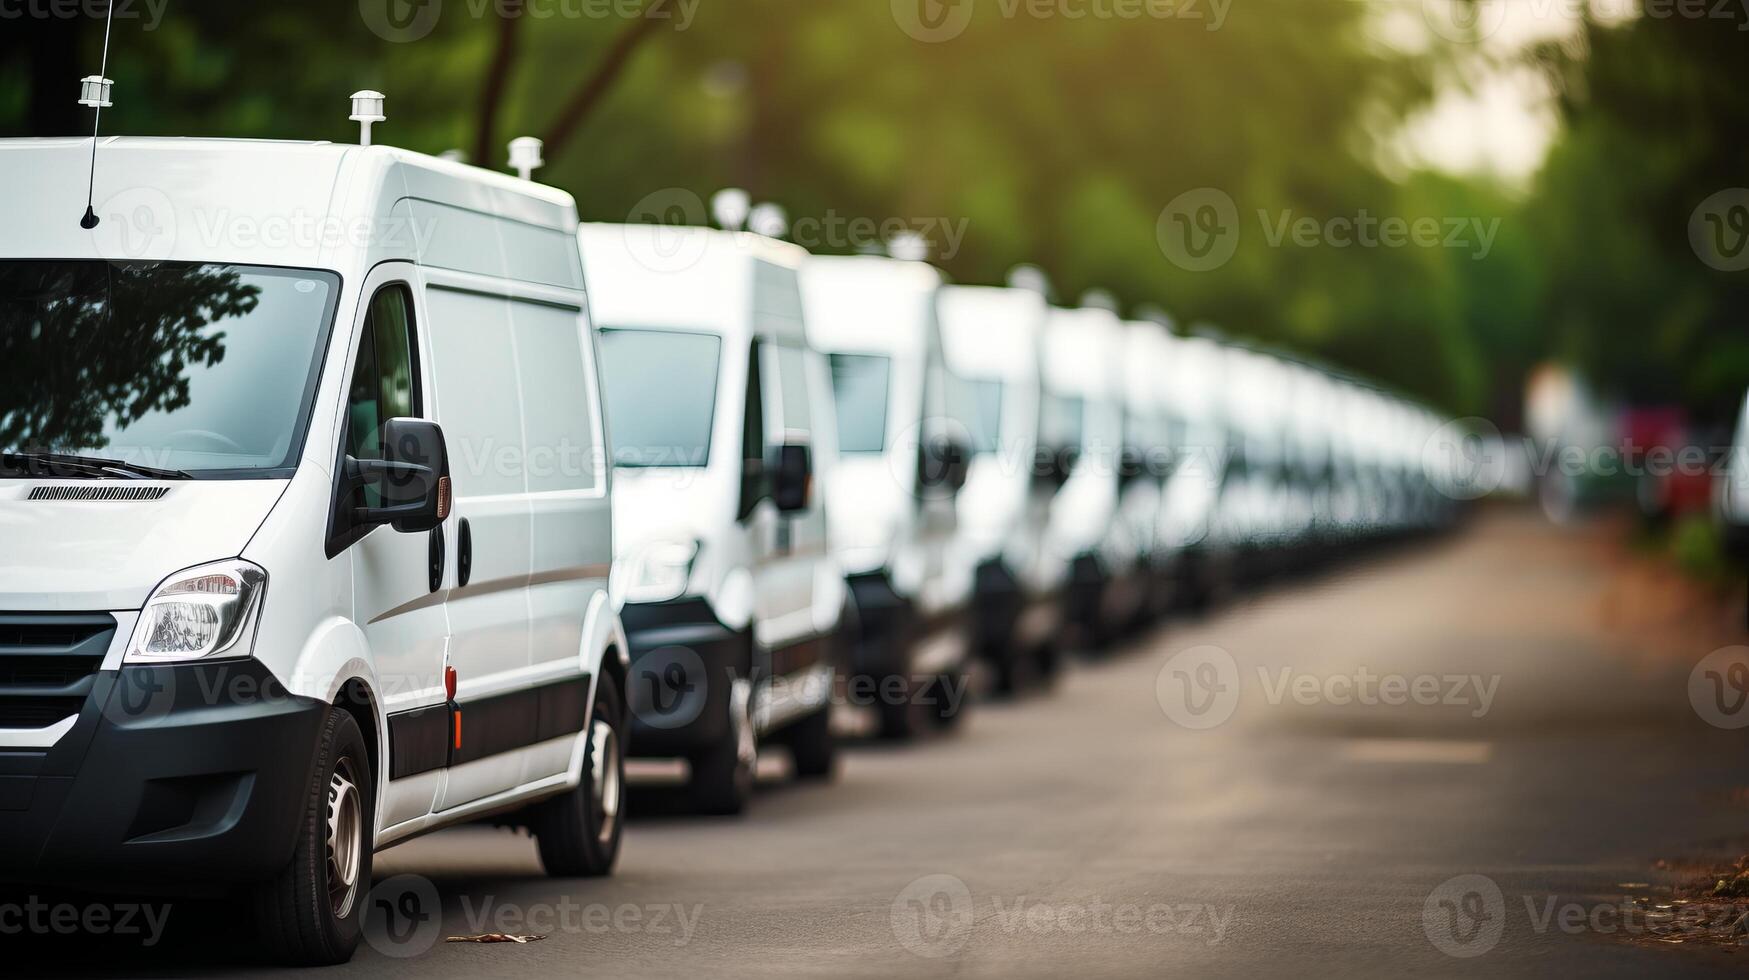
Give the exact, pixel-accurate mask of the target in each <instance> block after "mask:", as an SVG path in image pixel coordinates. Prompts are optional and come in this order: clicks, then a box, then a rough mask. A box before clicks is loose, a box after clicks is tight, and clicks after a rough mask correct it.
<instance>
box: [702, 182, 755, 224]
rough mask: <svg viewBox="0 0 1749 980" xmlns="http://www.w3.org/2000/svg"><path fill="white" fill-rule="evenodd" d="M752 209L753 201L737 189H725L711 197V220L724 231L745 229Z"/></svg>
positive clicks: (744, 192) (745, 193)
mask: <svg viewBox="0 0 1749 980" xmlns="http://www.w3.org/2000/svg"><path fill="white" fill-rule="evenodd" d="M752 207H753V199H752V198H751V197H749V196H748V194H747V192H746V191H744V190H742V189H741V188H739V187H725V188H723V189H722V190H720V191H717V192H716V193H715V194H712V195H711V218H712V220H714V221H716V223H717V227H718V228H722V229H724V230H725V231H740V230H741V229H742V228H745V227H746V226H747V215H748V212H749V211H751V210H752Z"/></svg>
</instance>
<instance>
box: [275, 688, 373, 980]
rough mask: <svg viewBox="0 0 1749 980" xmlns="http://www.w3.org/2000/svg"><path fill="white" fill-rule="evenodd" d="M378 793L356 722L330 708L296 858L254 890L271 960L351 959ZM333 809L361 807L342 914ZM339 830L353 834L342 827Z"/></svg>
mask: <svg viewBox="0 0 1749 980" xmlns="http://www.w3.org/2000/svg"><path fill="white" fill-rule="evenodd" d="M343 784H351V786H352V792H355V793H356V797H355V798H354V799H353V800H352V801H351V802H350V803H348V802H347V800H346V799H345V797H346V794H347V792H348V790H347V789H346V788H345V786H344V785H343ZM375 792H376V777H375V775H374V774H373V773H372V772H371V768H370V753H369V751H368V749H367V748H366V747H365V742H364V735H363V734H362V733H361V732H360V731H359V730H358V722H356V721H354V720H353V718H352V716H351V715H350V714H348V713H347V712H345V711H341V710H340V709H338V708H329V709H328V716H327V717H326V718H325V719H323V722H322V730H321V734H320V736H319V738H318V742H317V745H316V759H315V764H314V765H313V766H312V767H311V773H310V785H309V787H308V790H307V791H306V793H305V798H304V814H303V818H302V819H301V820H300V821H299V826H298V839H297V844H296V846H295V847H294V849H293V851H292V859H291V863H289V864H288V865H286V867H285V868H284V869H283V870H281V871H280V872H279V874H278V875H276V876H275V877H274V878H273V879H271V880H269V881H266V882H263V883H261V884H260V885H259V886H257V889H256V892H255V895H254V899H255V924H256V931H257V934H258V935H259V937H260V939H261V943H262V945H263V946H264V947H266V949H267V951H268V953H269V955H271V956H272V957H273V958H274V959H276V960H278V961H280V962H282V963H285V964H287V965H295V966H330V965H333V964H337V963H345V962H346V961H347V960H350V959H351V958H352V953H353V951H354V950H356V949H357V948H358V941H359V938H360V935H361V930H362V923H363V919H364V906H365V895H366V893H367V892H369V891H370V883H371V878H370V869H371V851H372V846H373V844H374V842H375V840H376V831H375V818H376V796H375ZM330 806H339V807H341V812H345V811H346V808H347V807H349V806H356V808H357V812H356V814H355V815H354V816H355V817H356V820H357V825H356V826H357V834H356V840H354V841H353V845H354V846H355V847H356V862H357V863H356V870H355V871H354V875H353V883H352V887H351V890H350V892H349V893H348V894H349V897H348V898H340V899H338V900H339V901H341V903H342V904H343V905H344V911H341V912H337V911H336V909H335V901H336V897H335V893H336V891H339V890H341V888H342V886H338V885H337V884H336V886H335V888H334V889H331V888H330V884H331V880H330V879H331V877H333V876H332V875H331V871H330V861H329V849H330V846H331V843H330V840H329V809H330ZM342 823H344V821H342ZM341 832H342V833H345V834H346V837H348V838H351V837H352V834H351V833H349V832H347V831H346V830H345V829H342V831H341ZM342 860H345V858H344V856H343V857H342ZM347 863H348V864H350V863H351V862H350V861H348V862H347Z"/></svg>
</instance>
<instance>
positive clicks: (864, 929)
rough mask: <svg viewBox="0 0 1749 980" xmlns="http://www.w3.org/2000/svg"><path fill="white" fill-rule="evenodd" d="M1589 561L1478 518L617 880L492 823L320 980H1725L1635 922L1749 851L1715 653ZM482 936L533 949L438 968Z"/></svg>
mask: <svg viewBox="0 0 1749 980" xmlns="http://www.w3.org/2000/svg"><path fill="white" fill-rule="evenodd" d="M1599 534H1600V532H1573V531H1558V530H1555V529H1552V528H1549V527H1547V526H1545V525H1543V524H1542V523H1541V522H1540V521H1539V519H1537V518H1535V517H1532V516H1530V515H1529V514H1521V513H1517V512H1511V511H1490V512H1488V513H1486V514H1485V515H1484V516H1483V517H1481V518H1480V519H1479V520H1477V521H1476V522H1474V523H1473V524H1472V525H1471V526H1470V527H1469V528H1467V529H1466V530H1465V531H1463V532H1460V533H1458V534H1455V535H1453V536H1451V537H1448V538H1445V539H1441V540H1438V541H1434V542H1428V543H1422V544H1419V545H1416V546H1414V547H1412V548H1408V549H1404V550H1401V551H1398V552H1395V553H1393V554H1391V555H1389V556H1386V557H1382V558H1379V559H1377V560H1374V561H1371V562H1368V563H1367V564H1365V565H1362V566H1359V567H1356V568H1353V569H1350V570H1347V571H1344V572H1341V573H1337V574H1329V575H1325V576H1322V577H1320V578H1318V579H1316V580H1313V581H1306V582H1301V583H1297V584H1293V585H1288V586H1282V587H1279V588H1277V589H1274V590H1272V591H1270V592H1268V593H1266V594H1263V595H1260V596H1257V597H1254V598H1252V599H1250V600H1247V601H1244V602H1242V603H1240V604H1237V605H1234V606H1232V607H1230V608H1227V609H1224V610H1222V611H1220V612H1218V613H1215V614H1213V615H1211V616H1209V617H1207V618H1205V619H1202V620H1200V621H1194V622H1179V623H1174V624H1171V625H1168V626H1166V627H1163V628H1161V629H1159V630H1157V631H1155V632H1154V633H1152V634H1150V635H1148V636H1146V637H1143V638H1140V639H1138V640H1137V641H1136V642H1134V643H1133V644H1131V645H1130V646H1129V647H1127V648H1126V649H1124V650H1122V651H1119V652H1117V653H1116V654H1114V655H1112V656H1110V657H1109V658H1106V659H1103V660H1100V661H1095V662H1089V663H1082V664H1078V665H1076V667H1075V669H1073V670H1071V671H1069V672H1068V673H1067V674H1066V675H1065V676H1064V677H1063V678H1062V679H1061V680H1060V681H1059V682H1058V685H1057V688H1056V690H1055V691H1054V692H1053V693H1052V694H1051V695H1050V696H1048V697H1034V698H1028V699H1024V700H1021V701H1019V702H1017V703H1011V704H996V705H989V704H985V705H979V706H978V710H977V711H976V712H975V714H974V715H973V716H972V717H971V718H970V719H969V721H968V723H967V724H966V725H965V726H964V727H963V728H962V729H961V730H960V731H958V732H956V733H953V734H952V735H949V736H947V737H943V738H939V739H936V740H933V741H931V742H928V743H926V744H922V745H917V746H912V747H909V748H903V749H891V748H881V747H864V748H861V749H859V750H858V751H855V752H853V753H851V754H850V755H849V756H848V758H847V760H846V764H845V766H844V768H843V771H842V773H841V776H840V778H839V780H838V782H837V784H835V785H830V786H817V785H808V786H796V785H793V784H789V783H787V782H785V781H783V780H781V779H777V780H773V781H772V782H771V784H770V785H769V786H767V787H766V788H765V791H764V792H762V793H761V794H760V795H759V797H758V799H757V801H756V803H755V805H754V806H753V807H752V809H751V812H749V813H748V814H747V815H746V816H745V817H744V818H742V819H728V820H725V819H708V818H700V817H693V816H689V815H685V814H682V813H679V812H676V807H674V806H673V805H672V796H671V794H670V793H669V792H668V791H666V790H664V789H662V788H660V787H655V788H644V789H642V790H641V791H640V792H639V793H638V794H637V795H635V796H634V797H633V800H632V803H633V805H634V807H636V808H637V810H638V811H640V812H639V813H637V814H636V815H635V816H634V818H633V820H632V821H631V823H630V825H629V826H628V828H627V836H626V839H625V845H624V851H623V853H622V855H621V859H620V865H619V871H618V874H617V875H616V876H615V877H613V878H611V879H606V880H587V881H584V880H569V881H554V880H549V879H547V878H545V877H543V876H542V875H541V874H540V870H539V865H538V863H537V861H536V857H535V851H534V848H533V846H532V845H531V844H530V842H529V841H528V840H526V839H525V838H519V837H516V836H514V835H512V834H510V833H509V832H506V831H496V830H490V829H484V828H464V829H458V830H454V831H449V832H444V833H441V834H437V835H433V836H431V837H427V838H424V839H422V840H419V841H415V842H413V843H410V844H407V845H405V846H403V847H400V848H396V849H393V850H391V851H388V852H385V853H384V854H382V855H379V857H378V861H377V878H378V881H379V892H378V894H379V896H392V897H395V899H396V901H401V902H406V901H412V899H403V898H400V897H399V896H400V894H401V891H400V890H401V888H402V886H405V885H408V884H409V883H412V886H414V887H415V890H417V889H423V888H427V887H428V888H429V889H431V892H430V893H431V894H435V895H437V896H439V899H438V901H440V902H441V906H442V913H441V921H439V920H438V919H436V918H435V917H434V918H432V919H431V920H430V921H429V922H427V923H425V924H423V925H422V926H420V927H419V928H409V927H408V923H406V922H402V923H393V922H391V923H390V925H391V926H394V927H395V928H393V929H389V928H384V929H373V933H372V939H373V941H372V943H371V945H369V946H367V947H365V948H363V949H362V950H361V951H360V953H359V955H358V956H357V958H356V959H355V960H354V962H353V963H352V964H351V965H349V966H347V967H342V968H338V969H334V970H331V971H325V973H324V975H325V976H331V977H336V978H340V977H348V976H360V977H363V976H373V977H374V976H399V977H421V978H425V977H434V976H464V975H465V976H477V975H518V976H525V977H545V976H573V977H590V976H600V977H615V978H626V977H645V976H648V977H668V976H709V977H712V978H723V977H740V976H746V977H762V978H769V977H772V976H790V977H822V976H831V977H835V978H839V980H849V978H856V977H869V978H889V977H908V976H955V977H992V978H1007V977H1031V976H1038V977H1061V976H1075V977H1077V978H1093V977H1128V976H1167V975H1173V976H1195V977H1235V978H1238V977H1246V978H1249V977H1255V976H1259V975H1267V974H1269V973H1271V972H1279V971H1281V970H1282V969H1283V968H1290V969H1291V970H1292V971H1293V972H1294V973H1295V974H1296V975H1300V976H1379V977H1400V976H1405V975H1411V974H1414V975H1434V976H1470V975H1487V976H1492V977H1500V976H1527V977H1528V976H1560V975H1564V976H1587V977H1610V976H1638V975H1645V974H1647V973H1649V972H1657V973H1660V974H1669V975H1684V974H1686V975H1694V976H1715V975H1716V976H1724V975H1727V974H1729V973H1732V972H1735V971H1740V970H1741V969H1742V967H1743V966H1744V964H1745V963H1749V946H1744V947H1741V948H1739V947H1735V946H1717V945H1710V944H1708V945H1705V948H1701V946H1702V945H1703V944H1698V943H1688V944H1683V945H1680V946H1677V945H1671V944H1663V943H1657V942H1654V941H1649V940H1647V939H1646V938H1645V937H1643V936H1639V937H1636V936H1634V935H1632V934H1631V933H1628V932H1626V930H1631V929H1633V928H1634V923H1635V919H1634V915H1633V913H1629V914H1628V915H1626V916H1624V915H1622V914H1621V908H1622V904H1623V902H1624V900H1625V898H1626V897H1629V896H1631V895H1633V894H1646V893H1648V891H1649V890H1652V891H1655V889H1656V888H1657V887H1658V886H1659V885H1660V884H1663V883H1668V882H1671V881H1675V880H1677V878H1678V877H1680V875H1679V874H1677V873H1676V872H1673V871H1670V870H1662V869H1661V868H1660V866H1659V862H1660V861H1672V862H1680V861H1700V862H1702V863H1705V862H1707V861H1711V860H1718V859H1728V858H1732V857H1735V856H1736V855H1738V854H1741V853H1743V852H1744V851H1749V806H1746V805H1745V801H1746V800H1749V790H1745V789H1743V787H1744V786H1745V785H1749V775H1746V773H1745V771H1744V762H1745V753H1744V737H1743V734H1742V733H1741V732H1733V731H1728V730H1725V729H1722V728H1719V727H1715V726H1713V725H1709V724H1707V723H1705V722H1704V721H1702V720H1701V718H1700V716H1699V714H1698V713H1697V711H1696V709H1695V708H1694V706H1693V705H1692V704H1691V702H1690V699H1689V697H1688V694H1687V691H1688V688H1687V684H1688V680H1689V676H1690V671H1691V670H1692V669H1693V668H1694V666H1695V664H1696V662H1698V661H1699V660H1700V659H1701V657H1703V656H1704V655H1705V654H1707V653H1708V652H1709V650H1708V649H1692V650H1685V649H1680V648H1679V646H1678V648H1677V649H1651V647H1656V646H1658V645H1659V644H1663V645H1665V646H1670V645H1672V644H1676V645H1679V644H1681V643H1684V642H1687V643H1695V642H1699V641H1696V640H1694V639H1693V638H1692V637H1665V638H1655V639H1653V640H1651V641H1648V640H1646V639H1645V638H1643V637H1640V638H1635V634H1634V631H1632V630H1629V629H1625V628H1618V627H1615V626H1611V625H1608V623H1609V621H1610V610H1609V609H1608V608H1606V607H1605V604H1606V597H1607V596H1609V595H1610V594H1611V592H1610V589H1611V575H1612V573H1611V571H1610V565H1609V563H1608V562H1606V561H1602V560H1600V559H1599V555H1600V554H1601V553H1603V552H1604V551H1606V550H1607V549H1606V547H1605V546H1604V545H1602V544H1600V543H1599V540H1598V538H1599ZM1699 632H1700V633H1702V634H1704V631H1699ZM1393 702H1394V703H1393ZM1422 702H1435V703H1422ZM397 876H413V877H397ZM391 881H393V882H394V884H393V885H389V884H388V883H389V882H391ZM385 886H386V887H385ZM409 894H411V893H409ZM1639 921H1641V922H1644V921H1645V920H1644V916H1643V914H1642V915H1641V917H1640V920H1639ZM493 931H506V932H536V933H543V934H546V936H547V938H546V939H544V940H543V941H539V942H535V943H531V944H528V945H477V944H461V943H446V942H443V941H442V937H446V936H450V935H460V934H473V933H483V932H493ZM246 936H247V931H246V923H245V922H244V921H243V920H241V919H240V918H239V917H238V916H237V914H236V913H235V910H233V909H230V908H226V907H223V906H207V905H195V904H179V905H177V906H175V907H174V908H172V909H171V914H170V918H169V921H168V924H167V926H166V928H165V931H164V935H163V936H162V939H161V941H159V942H157V943H156V944H154V945H152V946H150V947H149V948H142V945H141V942H140V940H139V939H137V938H135V939H133V940H132V941H128V940H124V939H122V938H120V937H96V938H92V937H71V938H70V937H65V936H5V937H0V944H3V946H4V947H10V950H9V951H8V955H12V954H13V953H17V954H22V956H23V957H24V958H25V959H24V962H29V963H31V964H34V965H31V966H28V967H24V968H23V970H22V972H25V973H33V972H42V971H45V970H47V969H49V968H51V967H52V968H55V969H56V970H57V972H59V971H65V970H72V971H77V972H89V973H97V974H125V975H130V976H141V975H155V974H161V975H178V976H182V975H191V974H192V975H200V974H215V973H231V972H237V971H256V970H262V969H263V965H262V963H261V961H260V960H259V959H258V958H257V955H256V954H255V952H254V951H253V950H252V949H251V947H250V946H249V944H248V942H247V939H246V938H243V937H246ZM15 962H19V961H15Z"/></svg>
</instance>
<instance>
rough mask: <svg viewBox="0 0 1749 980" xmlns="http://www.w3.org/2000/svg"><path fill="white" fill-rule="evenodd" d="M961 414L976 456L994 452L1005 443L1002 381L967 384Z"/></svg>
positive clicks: (986, 380)
mask: <svg viewBox="0 0 1749 980" xmlns="http://www.w3.org/2000/svg"><path fill="white" fill-rule="evenodd" d="M962 397H963V401H964V405H963V407H962V409H961V411H962V412H963V413H964V414H965V423H966V435H967V437H968V438H970V439H971V450H972V452H974V453H980V454H982V453H993V452H995V451H996V450H997V449H998V448H1000V447H1001V444H1002V382H1000V381H992V380H989V379H981V380H978V381H967V382H965V392H964V395H963V396H962Z"/></svg>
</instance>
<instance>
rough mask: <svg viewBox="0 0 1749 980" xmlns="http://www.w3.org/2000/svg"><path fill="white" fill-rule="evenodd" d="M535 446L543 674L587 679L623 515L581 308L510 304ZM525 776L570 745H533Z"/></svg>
mask: <svg viewBox="0 0 1749 980" xmlns="http://www.w3.org/2000/svg"><path fill="white" fill-rule="evenodd" d="M510 312H511V321H512V323H513V325H514V333H515V338H516V351H517V371H518V376H519V378H520V381H521V384H520V389H521V392H522V403H523V426H524V430H525V432H526V437H525V438H526V440H527V446H528V474H527V479H528V488H529V506H530V513H531V526H532V529H533V530H532V534H533V537H532V539H531V544H532V553H531V556H530V559H531V562H530V567H529V593H528V601H529V616H530V627H531V630H530V632H531V636H530V643H531V651H532V652H531V657H532V665H533V667H534V670H535V676H536V677H537V678H538V679H539V680H542V681H545V680H553V679H559V678H566V677H569V678H580V677H581V675H582V673H583V671H584V670H585V666H584V664H583V663H582V662H581V661H580V660H579V651H580V650H582V643H583V615H582V614H583V611H584V610H586V609H587V608H588V607H589V602H590V597H591V595H592V594H597V593H600V592H601V591H602V590H603V589H605V588H606V586H607V573H608V569H609V567H610V566H611V564H612V561H613V550H612V549H613V544H612V542H613V518H612V513H611V512H610V511H609V509H608V501H607V495H606V492H605V489H606V488H605V486H604V484H605V483H606V479H607V476H606V473H605V472H602V471H601V470H599V469H598V468H597V467H598V464H600V463H602V461H603V460H604V458H605V457H604V456H603V454H602V453H601V451H600V448H601V447H600V446H599V445H597V443H596V435H595V431H594V425H593V421H592V420H593V418H594V414H595V410H596V409H595V391H594V385H593V384H592V381H593V376H594V375H593V371H591V370H589V367H590V365H589V363H588V362H587V361H586V360H585V357H584V354H583V346H582V345H583V340H584V334H583V319H582V313H581V311H580V310H576V309H564V308H561V307H557V306H546V305H541V304H537V303H526V302H513V303H511V304H510ZM528 766H529V770H528V771H527V772H525V773H524V779H539V778H542V777H545V776H550V775H553V774H554V773H559V772H564V771H566V769H568V768H569V766H570V749H569V745H568V744H566V745H563V746H560V747H559V751H543V752H537V753H531V754H530V757H529V760H528Z"/></svg>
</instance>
